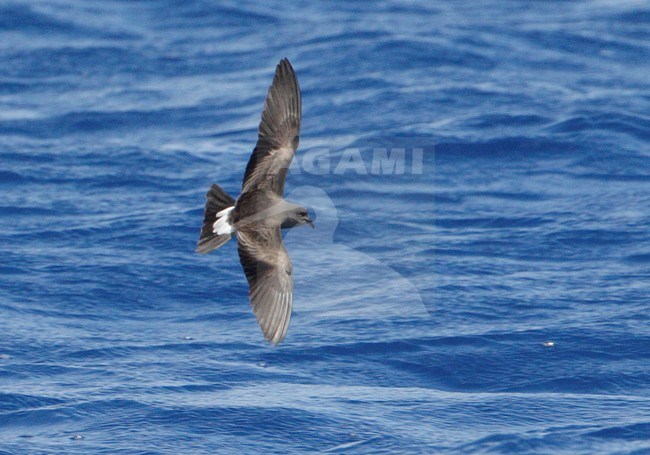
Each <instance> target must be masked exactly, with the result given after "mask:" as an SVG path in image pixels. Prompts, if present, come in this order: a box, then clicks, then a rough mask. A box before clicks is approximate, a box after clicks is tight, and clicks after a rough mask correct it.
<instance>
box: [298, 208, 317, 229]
mask: <svg viewBox="0 0 650 455" xmlns="http://www.w3.org/2000/svg"><path fill="white" fill-rule="evenodd" d="M294 216H295V219H296V221H297V223H296V224H298V225H300V224H308V225H310V226H311V227H312V229H313V228H314V227H315V226H314V222H313V221H312V219H311V218H309V212H308V211H307V209H306V208H304V207H298V208H296V210H295V212H294Z"/></svg>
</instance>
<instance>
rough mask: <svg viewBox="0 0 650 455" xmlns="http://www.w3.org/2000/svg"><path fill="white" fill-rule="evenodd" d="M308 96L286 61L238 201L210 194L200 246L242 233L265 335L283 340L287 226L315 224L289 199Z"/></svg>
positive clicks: (242, 253)
mask: <svg viewBox="0 0 650 455" xmlns="http://www.w3.org/2000/svg"><path fill="white" fill-rule="evenodd" d="M301 109H302V101H301V97H300V87H299V86H298V80H297V78H296V73H295V72H294V71H293V68H292V67H291V64H290V63H289V60H287V59H286V58H285V59H283V60H281V61H280V63H279V64H278V66H277V68H276V69H275V76H274V77H273V83H272V84H271V87H269V92H268V94H267V95H266V101H264V109H263V110H262V120H261V122H260V126H259V130H258V137H257V144H256V145H255V149H254V150H253V153H252V155H251V157H250V160H249V161H248V166H246V173H245V174H244V181H243V184H242V191H241V194H240V195H239V197H238V198H237V200H235V199H234V198H232V197H231V196H230V195H228V193H226V192H225V191H224V190H223V189H222V188H221V187H220V186H219V185H216V184H215V185H212V187H211V188H210V191H208V194H207V195H206V199H207V202H206V204H205V213H204V216H203V228H202V229H201V236H200V238H199V243H198V246H197V248H196V251H197V252H199V253H203V254H205V253H209V252H210V251H212V250H214V249H216V248H219V247H220V246H222V245H223V244H224V243H226V242H227V241H228V240H230V237H231V236H232V235H233V234H237V243H238V245H237V249H238V251H239V260H240V262H241V265H242V267H243V268H244V273H245V274H246V278H247V279H248V285H249V289H250V292H249V296H250V301H251V305H252V307H253V312H254V313H255V316H256V317H257V322H258V323H259V324H260V327H261V328H262V333H264V338H266V339H267V340H268V341H270V342H271V343H273V344H278V343H279V342H280V341H282V340H283V339H284V337H285V335H286V333H287V327H288V326H289V319H290V318H291V304H292V291H293V282H292V280H291V268H292V266H291V259H289V255H288V254H287V250H286V249H285V248H284V244H283V243H282V233H281V230H282V229H286V228H292V227H294V226H298V225H301V224H305V223H307V224H309V225H310V226H312V227H313V226H314V225H313V223H312V220H311V219H310V218H309V215H308V213H307V209H306V208H304V207H302V206H300V205H296V204H292V203H290V202H287V201H285V200H284V199H283V193H284V180H285V178H286V176H287V169H288V167H289V164H290V163H291V160H292V159H293V155H294V154H295V152H296V149H297V148H298V135H299V134H300V116H301Z"/></svg>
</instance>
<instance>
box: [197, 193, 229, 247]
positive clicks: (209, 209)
mask: <svg viewBox="0 0 650 455" xmlns="http://www.w3.org/2000/svg"><path fill="white" fill-rule="evenodd" d="M205 198H206V199H207V201H206V203H205V212H204V214H203V227H202V228H201V236H200V237H199V243H198V245H197V247H196V252H197V253H202V254H207V253H209V252H210V251H212V250H216V249H217V248H219V247H220V246H221V245H223V244H224V243H226V242H227V241H228V240H230V235H231V233H232V228H231V226H230V224H229V219H230V211H231V210H232V208H233V207H234V205H235V200H234V199H233V198H232V196H230V195H229V194H228V193H226V192H225V191H224V190H223V188H221V187H220V186H219V185H216V184H213V185H212V186H211V187H210V191H208V193H207V194H206V195H205Z"/></svg>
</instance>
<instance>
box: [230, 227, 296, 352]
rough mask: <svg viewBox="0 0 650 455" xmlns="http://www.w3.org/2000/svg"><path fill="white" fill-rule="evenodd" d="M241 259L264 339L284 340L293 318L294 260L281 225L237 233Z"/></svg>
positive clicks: (254, 310) (275, 342)
mask: <svg viewBox="0 0 650 455" xmlns="http://www.w3.org/2000/svg"><path fill="white" fill-rule="evenodd" d="M237 238H238V251H239V259H240V261H241V265H242V268H243V269H244V273H245V274H246V278H247V280H248V285H249V289H250V300H251V306H252V307H253V312H254V313H255V317H256V318H257V322H258V323H259V325H260V327H261V328H262V333H263V334H264V338H266V339H267V340H268V341H270V342H271V343H273V344H278V343H279V342H280V341H282V340H283V339H284V337H285V335H286V333H287V329H288V327H289V320H290V319H291V306H292V299H293V296H292V292H293V282H292V280H291V269H292V265H291V260H290V259H289V255H288V254H287V251H286V249H285V248H284V244H283V243H282V236H281V232H280V228H279V227H274V228H263V227H262V226H256V227H255V230H241V231H238V232H237Z"/></svg>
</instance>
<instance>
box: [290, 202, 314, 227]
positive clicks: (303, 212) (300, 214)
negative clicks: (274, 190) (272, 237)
mask: <svg viewBox="0 0 650 455" xmlns="http://www.w3.org/2000/svg"><path fill="white" fill-rule="evenodd" d="M303 224H308V225H310V226H311V227H312V228H313V227H314V222H313V221H312V219H311V218H309V212H308V211H307V209H306V208H304V207H302V206H300V205H296V204H291V209H290V210H288V211H286V212H285V218H284V221H283V222H282V228H283V229H287V228H292V227H295V226H300V225H303Z"/></svg>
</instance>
